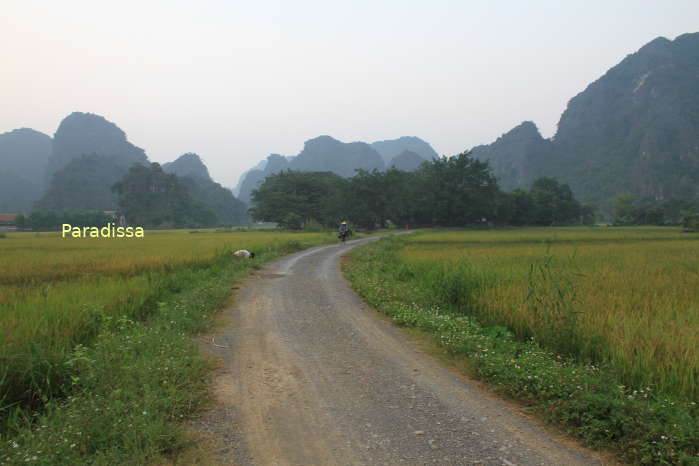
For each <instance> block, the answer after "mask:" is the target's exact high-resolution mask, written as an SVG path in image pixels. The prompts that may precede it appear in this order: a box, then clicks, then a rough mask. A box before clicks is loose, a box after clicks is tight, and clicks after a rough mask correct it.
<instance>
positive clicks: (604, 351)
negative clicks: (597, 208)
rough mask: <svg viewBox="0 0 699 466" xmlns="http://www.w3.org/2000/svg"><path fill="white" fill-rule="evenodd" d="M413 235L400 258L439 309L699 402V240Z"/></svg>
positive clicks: (628, 233)
mask: <svg viewBox="0 0 699 466" xmlns="http://www.w3.org/2000/svg"><path fill="white" fill-rule="evenodd" d="M488 235H489V233H487V232H483V231H477V232H467V231H466V232H465V231H461V232H457V231H452V232H436V233H423V234H419V235H416V236H415V237H414V238H411V239H410V240H408V242H407V245H406V247H405V249H403V250H402V251H401V252H400V258H401V260H402V263H401V266H400V267H401V268H403V269H407V270H406V271H403V272H402V273H403V274H404V275H406V276H407V275H410V274H413V275H414V276H415V277H419V280H417V282H418V283H420V284H421V286H422V287H423V288H424V289H427V290H430V292H431V294H432V295H433V296H434V298H435V299H436V300H437V301H438V302H440V303H448V304H450V305H455V306H458V307H460V308H461V309H462V311H463V312H465V313H469V314H472V315H475V316H477V317H478V318H479V320H481V321H482V322H484V323H487V324H493V325H505V326H507V327H508V328H510V329H511V330H512V331H514V333H515V334H516V335H517V336H518V337H519V338H521V339H528V338H535V339H537V340H539V341H540V342H542V343H543V344H544V345H546V346H547V347H549V348H552V349H554V350H556V351H558V352H561V353H565V354H567V355H572V356H574V357H576V358H578V359H579V360H581V361H592V362H594V363H597V364H605V365H609V366H611V367H612V368H613V369H614V371H615V372H616V373H618V374H620V375H621V376H622V377H623V379H624V380H626V381H628V383H629V385H637V386H641V385H642V386H652V387H655V388H657V389H660V390H663V391H665V392H667V393H671V394H674V395H678V396H681V397H683V398H685V399H688V400H696V399H697V398H699V375H698V374H699V354H698V352H697V348H699V333H698V332H699V238H697V237H691V236H688V235H686V234H681V233H676V232H675V231H673V230H671V229H658V228H654V229H607V228H605V229H563V230H561V231H559V230H555V229H524V230H512V231H496V232H493V233H491V234H490V241H488Z"/></svg>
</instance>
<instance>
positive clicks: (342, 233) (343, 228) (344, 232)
mask: <svg viewBox="0 0 699 466" xmlns="http://www.w3.org/2000/svg"><path fill="white" fill-rule="evenodd" d="M349 235H350V229H349V225H347V222H345V221H343V222H342V223H340V229H339V234H338V236H337V237H338V238H340V239H341V240H342V242H343V243H344V242H345V240H346V239H347V237H348V236H349Z"/></svg>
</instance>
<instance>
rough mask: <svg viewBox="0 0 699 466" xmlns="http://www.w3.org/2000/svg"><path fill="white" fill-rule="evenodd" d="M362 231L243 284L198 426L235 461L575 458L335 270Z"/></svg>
mask: <svg viewBox="0 0 699 466" xmlns="http://www.w3.org/2000/svg"><path fill="white" fill-rule="evenodd" d="M365 241H367V240H357V241H352V242H348V243H347V244H346V245H333V246H325V247H318V248H313V249H309V250H307V251H304V252H301V253H298V254H295V255H292V256H289V257H287V258H285V259H283V260H281V261H279V262H276V263H274V264H271V265H268V266H266V267H264V268H263V269H261V270H260V271H258V273H256V274H255V275H254V276H253V277H251V278H250V279H249V280H248V281H247V282H246V283H244V284H243V286H242V288H241V290H240V293H239V295H238V296H237V299H236V301H235V304H234V305H233V306H232V307H231V308H230V309H228V310H226V311H225V313H226V314H227V315H228V316H229V317H230V319H231V320H230V323H229V324H228V325H227V326H226V328H225V329H224V330H222V331H221V332H220V333H218V334H216V335H215V336H214V339H213V340H212V342H211V344H210V345H209V346H211V348H212V351H213V352H214V353H215V354H216V355H217V356H220V357H221V358H222V359H223V363H222V368H221V370H220V373H219V374H218V376H217V377H216V381H215V392H216V397H217V400H218V401H219V405H218V406H217V407H216V408H215V409H213V410H211V411H210V412H208V413H207V414H206V416H205V419H204V420H203V421H202V422H201V424H200V425H199V428H200V430H202V431H205V432H207V433H208V434H209V435H211V436H212V437H213V438H215V439H218V442H217V443H218V445H219V451H218V452H217V455H218V457H219V458H220V460H221V461H222V462H223V463H231V464H239V465H248V464H250V465H253V464H254V465H275V464H276V465H301V464H303V465H336V464H337V465H349V464H367V465H371V464H440V465H452V464H453V465H462V464H493V465H512V464H517V465H528V464H551V465H575V464H599V463H598V462H597V460H595V459H593V458H591V457H589V456H586V455H585V454H583V453H581V452H579V451H577V450H573V449H571V448H569V447H567V446H564V445H562V444H561V443H558V442H557V441H556V440H554V439H552V438H551V437H550V436H548V435H547V434H546V433H544V432H543V431H542V430H541V429H539V428H538V427H536V426H535V425H534V424H532V423H531V422H530V421H528V420H527V419H525V418H524V417H522V416H519V415H517V414H516V413H515V412H514V411H513V410H512V409H510V408H509V407H508V406H506V405H505V404H503V403H501V402H498V401H494V400H493V399H492V398H490V397H488V396H487V395H486V394H484V393H483V392H482V391H481V390H480V389H478V388H477V387H475V386H474V385H472V384H469V383H468V382H467V381H465V380H464V379H463V378H461V377H459V376H457V375H455V374H453V373H452V372H450V371H449V370H447V369H445V368H443V367H442V366H440V364H438V363H437V362H436V361H435V360H434V359H432V358H431V357H429V356H427V355H425V354H423V353H421V352H419V351H418V350H416V349H415V347H414V346H413V345H412V344H411V343H410V342H408V341H407V340H406V339H405V338H404V337H403V336H402V335H401V334H400V332H398V331H397V330H396V329H395V328H393V327H392V326H391V325H390V324H388V323H386V322H384V321H383V320H381V319H378V318H377V317H376V316H374V315H372V313H371V312H369V311H368V310H366V309H365V304H364V303H363V302H362V301H361V299H359V298H358V297H357V295H355V294H354V293H353V292H352V291H351V289H350V288H349V285H348V283H347V282H346V281H345V280H344V279H343V278H342V276H341V273H340V270H339V260H340V257H341V256H342V255H343V254H344V253H345V252H347V251H348V250H349V249H350V248H351V247H352V246H354V245H357V244H360V243H362V242H365Z"/></svg>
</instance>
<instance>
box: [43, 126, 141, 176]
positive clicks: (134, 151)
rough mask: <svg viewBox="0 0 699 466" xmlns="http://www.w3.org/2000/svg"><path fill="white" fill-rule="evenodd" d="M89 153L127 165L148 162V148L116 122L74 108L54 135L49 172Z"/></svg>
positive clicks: (49, 173) (50, 173)
mask: <svg viewBox="0 0 699 466" xmlns="http://www.w3.org/2000/svg"><path fill="white" fill-rule="evenodd" d="M86 154H97V155H99V156H101V157H110V158H114V160H115V162H116V163H118V164H123V165H125V166H127V167H128V166H131V165H133V164H134V163H141V164H145V163H147V162H148V157H146V153H145V152H144V150H143V149H141V148H140V147H136V146H135V145H133V144H131V143H130V142H129V141H128V140H127V138H126V133H124V131H122V130H121V128H119V127H118V126H117V125H116V124H114V123H112V122H111V121H109V120H107V119H106V118H104V117H102V116H100V115H95V114H94V113H82V112H73V113H71V114H70V115H68V116H67V117H65V118H64V119H63V121H61V123H60V125H59V126H58V129H57V130H56V134H55V135H54V137H53V150H52V153H51V158H50V159H49V168H48V175H49V176H51V175H53V174H54V173H56V172H57V171H58V170H60V169H61V168H63V167H65V166H66V165H68V164H69V163H70V161H71V160H73V159H75V158H79V157H81V156H82V155H86Z"/></svg>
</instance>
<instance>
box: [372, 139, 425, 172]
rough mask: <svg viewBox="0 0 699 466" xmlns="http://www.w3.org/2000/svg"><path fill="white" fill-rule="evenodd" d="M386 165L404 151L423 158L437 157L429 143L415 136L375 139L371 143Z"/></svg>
mask: <svg viewBox="0 0 699 466" xmlns="http://www.w3.org/2000/svg"><path fill="white" fill-rule="evenodd" d="M371 147H373V148H374V150H376V151H377V152H378V153H379V154H381V157H382V158H383V161H384V163H386V165H387V166H388V164H389V162H390V161H391V160H393V159H394V158H395V157H397V156H398V155H400V154H401V153H403V152H405V151H410V152H413V153H415V154H417V155H419V156H420V157H422V158H423V159H425V160H432V159H433V158H437V157H439V155H437V152H435V150H434V149H433V148H432V146H430V145H429V143H427V142H425V141H423V140H422V139H420V138H418V137H415V136H402V137H400V138H398V139H388V140H385V141H376V142H373V143H372V144H371Z"/></svg>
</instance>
